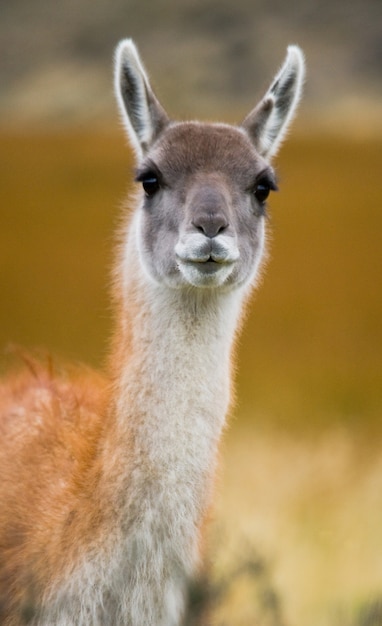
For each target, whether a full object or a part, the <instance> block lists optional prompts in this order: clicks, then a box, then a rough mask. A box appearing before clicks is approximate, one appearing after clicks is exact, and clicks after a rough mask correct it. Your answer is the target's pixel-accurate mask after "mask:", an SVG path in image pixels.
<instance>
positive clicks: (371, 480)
mask: <svg viewBox="0 0 382 626" xmlns="http://www.w3.org/2000/svg"><path fill="white" fill-rule="evenodd" d="M126 36H128V37H133V38H134V39H135V40H136V42H137V44H138V46H139V49H140V51H141V54H142V56H143V59H144V61H145V64H146V66H147V68H148V71H149V74H150V75H151V77H152V82H153V84H154V86H155V87H156V90H157V93H158V95H159V97H160V99H161V101H162V102H163V104H164V105H165V107H166V109H167V110H168V112H169V113H170V115H172V116H174V117H178V118H183V119H185V118H188V117H192V118H202V119H213V120H223V121H230V122H240V121H241V119H242V118H243V117H244V116H245V115H246V113H247V112H248V111H249V110H250V108H252V106H254V104H255V103H256V102H257V100H258V99H259V98H260V97H261V95H262V93H263V92H264V91H265V89H266V88H267V86H268V83H269V82H270V80H271V79H272V77H273V75H274V73H275V72H276V70H277V69H278V67H279V65H280V64H281V62H282V60H283V57H284V54H285V49H286V46H287V45H288V44H289V43H298V44H299V45H300V46H301V47H302V48H303V50H304V52H305V54H306V60H307V68H308V77H307V84H306V93H305V99H304V101H303V103H302V105H301V107H300V112H299V116H298V118H297V120H296V121H295V123H294V126H293V129H292V132H291V136H290V138H289V139H288V141H287V142H286V144H285V146H284V147H283V148H282V150H281V153H280V156H279V157H277V159H276V163H275V165H276V168H277V171H278V174H279V179H280V192H279V193H278V194H274V195H273V196H272V198H271V201H270V204H269V219H268V222H269V223H268V227H269V231H270V256H269V261H268V265H267V271H266V272H265V276H264V280H263V284H262V285H261V287H260V288H259V289H258V291H257V293H256V294H255V297H254V298H253V302H252V303H251V308H250V314H249V316H248V320H247V323H246V326H245V328H244V331H243V334H242V336H241V340H240V343H239V346H238V350H237V401H236V404H235V407H234V408H233V410H232V418H231V426H230V428H229V430H228V432H227V434H226V437H225V444H224V451H223V454H222V463H223V468H222V472H221V476H220V479H219V482H218V497H217V502H216V507H215V512H214V523H213V524H212V530H211V534H212V536H213V537H212V540H211V543H212V545H213V549H212V551H211V552H212V554H211V577H212V578H213V580H214V581H216V584H217V585H219V584H220V583H221V581H222V580H223V579H224V580H226V579H227V577H228V578H229V577H230V576H231V579H232V584H230V585H229V586H228V587H227V589H228V591H227V593H225V594H224V598H223V600H221V601H220V602H219V604H218V605H216V606H214V607H213V608H214V611H213V624H216V625H219V626H223V625H225V624H227V625H228V626H236V625H237V626H239V625H241V626H252V625H253V624H261V625H264V626H265V625H267V626H271V625H273V626H281V624H288V625H290V626H307V625H308V626H316V625H317V626H326V625H328V626H329V625H333V626H336V625H338V626H339V625H341V626H377V625H380V624H382V533H381V528H382V454H381V446H382V415H381V406H382V351H381V347H382V294H381V270H382V252H381V244H380V240H381V231H382V209H381V204H382V184H381V174H380V171H381V167H382V152H381V149H382V71H381V67H382V5H381V2H380V0H349V1H348V2H343V1H342V0H331V1H328V0H321V1H319V0H316V1H314V0H306V1H305V2H301V1H300V2H295V1H294V0H290V2H284V1H283V0H267V1H266V2H265V0H251V1H249V0H236V1H235V2H229V1H228V0H203V1H202V0H184V1H183V2H175V1H174V0H158V1H156V2H153V1H149V0H147V1H146V2H144V1H142V0H141V1H140V2H138V1H137V0H112V2H107V1H106V0H67V1H66V2H65V3H64V2H62V3H58V2H50V3H49V2H47V1H46V0H34V1H33V2H27V1H26V0H12V2H8V3H6V2H1V3H0V68H1V81H0V141H1V152H0V172H1V174H0V176H1V178H0V182H1V184H0V196H1V202H0V224H1V228H0V293H1V307H0V322H1V323H0V367H1V369H4V368H5V367H6V366H7V362H8V356H7V353H8V349H9V346H10V345H12V344H16V345H21V346H24V347H26V348H27V349H32V350H34V349H42V350H46V351H47V352H48V353H51V354H53V355H54V356H55V358H56V359H57V360H58V361H60V360H61V359H62V360H67V359H72V360H75V361H85V362H86V363H89V364H90V365H94V366H96V367H99V368H102V367H103V364H104V362H105V357H106V355H107V345H108V339H109V337H110V333H111V314H110V306H109V299H108V276H109V271H110V267H111V264H112V257H113V254H112V248H113V231H114V227H115V225H116V223H117V220H118V214H119V208H120V206H121V204H122V202H123V199H124V197H125V195H126V193H127V191H128V190H129V188H130V187H131V184H132V182H131V181H132V171H133V163H132V160H131V153H130V150H129V147H128V146H127V145H126V143H127V142H126V140H125V138H124V136H123V132H122V129H121V127H120V124H119V121H118V115H117V111H116V107H115V104H114V98H113V90H112V58H113V51H114V48H115V45H116V43H117V42H118V40H119V39H120V38H123V37H126ZM238 563H243V564H244V567H243V571H244V570H245V572H246V574H245V575H244V576H241V575H240V576H236V575H234V573H232V572H235V571H236V569H237V564H238ZM245 564H248V567H247V568H246V567H245ZM235 568H236V569H235ZM248 572H249V574H248ZM219 581H220V583H219ZM214 584H215V583H214Z"/></svg>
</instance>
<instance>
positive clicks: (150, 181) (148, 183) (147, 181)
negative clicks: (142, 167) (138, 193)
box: [141, 172, 160, 198]
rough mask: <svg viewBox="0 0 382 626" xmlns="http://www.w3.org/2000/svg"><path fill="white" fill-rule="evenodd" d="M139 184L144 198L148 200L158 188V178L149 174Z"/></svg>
mask: <svg viewBox="0 0 382 626" xmlns="http://www.w3.org/2000/svg"><path fill="white" fill-rule="evenodd" d="M141 183H142V187H143V189H144V191H145V194H146V196H148V197H149V198H151V197H152V196H154V195H155V194H156V192H157V191H158V190H159V188H160V184H159V180H158V177H157V176H156V175H155V174H154V173H151V172H150V174H146V176H144V177H143V178H142V180H141Z"/></svg>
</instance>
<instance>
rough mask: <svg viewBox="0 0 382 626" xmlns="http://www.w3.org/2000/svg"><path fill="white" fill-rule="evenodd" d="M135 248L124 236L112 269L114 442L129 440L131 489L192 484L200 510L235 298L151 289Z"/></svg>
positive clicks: (226, 391)
mask: <svg viewBox="0 0 382 626" xmlns="http://www.w3.org/2000/svg"><path fill="white" fill-rule="evenodd" d="M135 241H136V238H135V237H134V236H130V237H129V240H128V242H127V244H126V245H125V248H124V252H123V257H122V263H121V264H120V268H119V279H120V280H119V283H120V284H122V285H123V290H122V294H121V296H120V307H119V311H120V313H119V315H120V320H119V324H118V333H117V338H116V341H115V355H114V357H113V360H114V362H115V363H114V371H115V390H116V400H115V415H114V424H113V428H115V429H116V430H117V432H118V441H119V442H124V441H128V444H129V445H128V449H129V464H131V465H132V466H133V468H134V469H135V471H134V472H133V476H135V477H136V479H137V481H138V482H139V481H142V482H143V483H144V484H145V483H147V482H150V480H151V479H152V478H153V477H155V480H154V479H153V480H154V482H156V483H157V484H156V485H155V487H156V488H158V484H159V485H161V484H165V483H167V482H168V481H174V482H176V484H177V485H178V486H180V485H181V484H182V483H184V484H187V485H189V484H191V483H192V484H193V485H194V488H195V491H198V493H197V497H198V501H199V503H201V504H202V503H203V502H205V503H206V502H207V500H208V497H209V495H208V491H209V489H208V483H209V476H210V475H211V474H213V470H214V465H215V455H216V447H217V443H218V440H219V437H220V434H221V430H222V427H223V424H224V420H225V415H226V411H227V408H228V404H229V395H230V357H231V350H232V344H233V340H234V335H235V329H236V326H237V322H238V317H239V315H240V310H241V299H242V298H241V295H240V294H239V293H238V292H234V293H233V292H229V293H225V294H222V293H220V294H218V293H211V291H209V290H200V291H201V293H198V292H196V290H194V291H187V292H186V291H184V290H178V289H172V288H166V287H163V286H158V285H157V284H155V283H153V282H152V281H151V280H150V279H148V278H147V276H146V275H145V273H144V270H142V269H141V267H140V265H139V260H138V258H139V255H138V252H137V250H136V247H135ZM114 434H115V433H114ZM129 472H130V476H129V481H130V482H129V485H130V487H129V489H130V490H131V489H136V488H138V485H131V476H132V475H131V467H129ZM122 480H123V478H122ZM139 487H140V489H142V485H140V486H139ZM203 490H204V491H205V492H206V493H203ZM194 495H196V494H194Z"/></svg>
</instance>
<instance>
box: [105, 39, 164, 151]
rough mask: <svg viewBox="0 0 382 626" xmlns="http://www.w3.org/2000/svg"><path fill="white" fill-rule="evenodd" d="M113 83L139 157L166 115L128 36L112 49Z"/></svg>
mask: <svg viewBox="0 0 382 626" xmlns="http://www.w3.org/2000/svg"><path fill="white" fill-rule="evenodd" d="M114 86H115V94H116V98H117V102H118V105H119V109H120V112H121V116H122V120H123V123H124V125H125V128H126V131H127V134H128V136H129V139H130V141H131V143H132V145H133V147H134V148H135V151H136V153H137V157H138V158H141V157H142V156H143V155H144V153H145V152H147V150H148V149H149V147H150V145H151V144H152V143H153V142H154V141H155V139H156V138H157V137H158V135H159V134H160V133H161V131H162V130H163V128H164V127H165V126H166V125H167V124H168V123H169V119H168V117H167V114H166V113H165V111H164V109H163V108H162V106H161V105H160V103H159V102H158V100H157V98H156V96H155V94H154V92H153V90H152V89H151V86H150V83H149V79H148V77H147V74H146V71H145V69H144V67H143V64H142V61H141V59H140V57H139V54H138V51H137V49H136V47H135V45H134V43H133V41H132V40H131V39H123V40H122V41H121V42H120V43H119V44H118V46H117V49H116V51H115V74H114Z"/></svg>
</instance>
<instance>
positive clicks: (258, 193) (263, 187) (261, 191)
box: [254, 181, 272, 204]
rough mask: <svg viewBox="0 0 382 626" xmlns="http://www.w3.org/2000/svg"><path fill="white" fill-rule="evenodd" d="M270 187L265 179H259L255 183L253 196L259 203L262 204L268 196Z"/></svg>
mask: <svg viewBox="0 0 382 626" xmlns="http://www.w3.org/2000/svg"><path fill="white" fill-rule="evenodd" d="M271 189H272V187H271V186H270V184H269V183H268V182H267V181H260V182H258V183H257V184H256V187H255V190H254V194H255V198H256V200H257V201H258V202H260V204H263V203H264V202H265V201H266V199H267V198H268V196H269V194H270V191H271Z"/></svg>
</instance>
